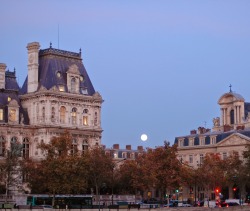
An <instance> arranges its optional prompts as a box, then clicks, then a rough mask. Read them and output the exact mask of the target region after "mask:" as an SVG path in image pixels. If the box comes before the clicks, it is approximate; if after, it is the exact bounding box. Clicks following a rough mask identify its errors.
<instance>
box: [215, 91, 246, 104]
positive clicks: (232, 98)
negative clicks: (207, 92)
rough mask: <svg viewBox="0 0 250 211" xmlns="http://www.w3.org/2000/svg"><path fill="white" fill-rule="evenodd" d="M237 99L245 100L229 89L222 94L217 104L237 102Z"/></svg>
mask: <svg viewBox="0 0 250 211" xmlns="http://www.w3.org/2000/svg"><path fill="white" fill-rule="evenodd" d="M237 101H240V102H245V99H244V98H243V97H242V96H241V95H240V94H237V93H235V92H232V91H231V92H228V93H225V94H223V95H222V96H221V97H220V99H219V100H218V104H224V103H229V102H237Z"/></svg>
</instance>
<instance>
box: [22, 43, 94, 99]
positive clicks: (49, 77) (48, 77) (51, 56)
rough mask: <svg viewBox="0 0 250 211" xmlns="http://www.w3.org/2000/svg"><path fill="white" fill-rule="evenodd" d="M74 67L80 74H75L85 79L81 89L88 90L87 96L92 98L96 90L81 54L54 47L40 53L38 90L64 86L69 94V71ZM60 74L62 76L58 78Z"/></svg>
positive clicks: (25, 86)
mask: <svg viewBox="0 0 250 211" xmlns="http://www.w3.org/2000/svg"><path fill="white" fill-rule="evenodd" d="M72 66H73V67H77V69H78V71H79V72H75V73H76V74H80V76H82V77H83V80H82V81H80V88H83V89H87V92H86V93H87V95H90V96H92V95H93V94H94V93H95V89H94V87H93V85H92V82H91V80H90V78H89V76H88V73H87V71H86V69H85V67H84V65H83V63H82V58H81V52H80V53H74V52H69V51H64V50H59V49H55V48H52V47H50V48H48V49H44V50H40V51H39V69H38V90H39V89H40V88H41V87H45V88H46V89H48V90H49V89H51V88H52V87H53V86H57V87H58V86H59V85H63V86H64V87H65V91H66V92H68V90H67V71H69V70H70V67H72ZM58 74H60V75H61V76H60V77H58ZM27 78H28V77H26V80H25V82H24V84H23V87H22V90H21V93H22V94H26V93H27V82H28V79H27Z"/></svg>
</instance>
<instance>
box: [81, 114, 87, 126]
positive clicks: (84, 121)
mask: <svg viewBox="0 0 250 211" xmlns="http://www.w3.org/2000/svg"><path fill="white" fill-rule="evenodd" d="M82 124H83V125H85V126H87V125H88V117H87V116H83V117H82Z"/></svg>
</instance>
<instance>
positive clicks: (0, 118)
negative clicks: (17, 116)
mask: <svg viewBox="0 0 250 211" xmlns="http://www.w3.org/2000/svg"><path fill="white" fill-rule="evenodd" d="M1 120H3V109H0V121H1Z"/></svg>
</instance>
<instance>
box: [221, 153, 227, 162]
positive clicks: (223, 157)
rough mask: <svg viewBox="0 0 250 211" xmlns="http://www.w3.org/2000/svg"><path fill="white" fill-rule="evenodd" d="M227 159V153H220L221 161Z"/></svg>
mask: <svg viewBox="0 0 250 211" xmlns="http://www.w3.org/2000/svg"><path fill="white" fill-rule="evenodd" d="M226 159H227V153H226V152H223V153H222V160H226Z"/></svg>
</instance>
